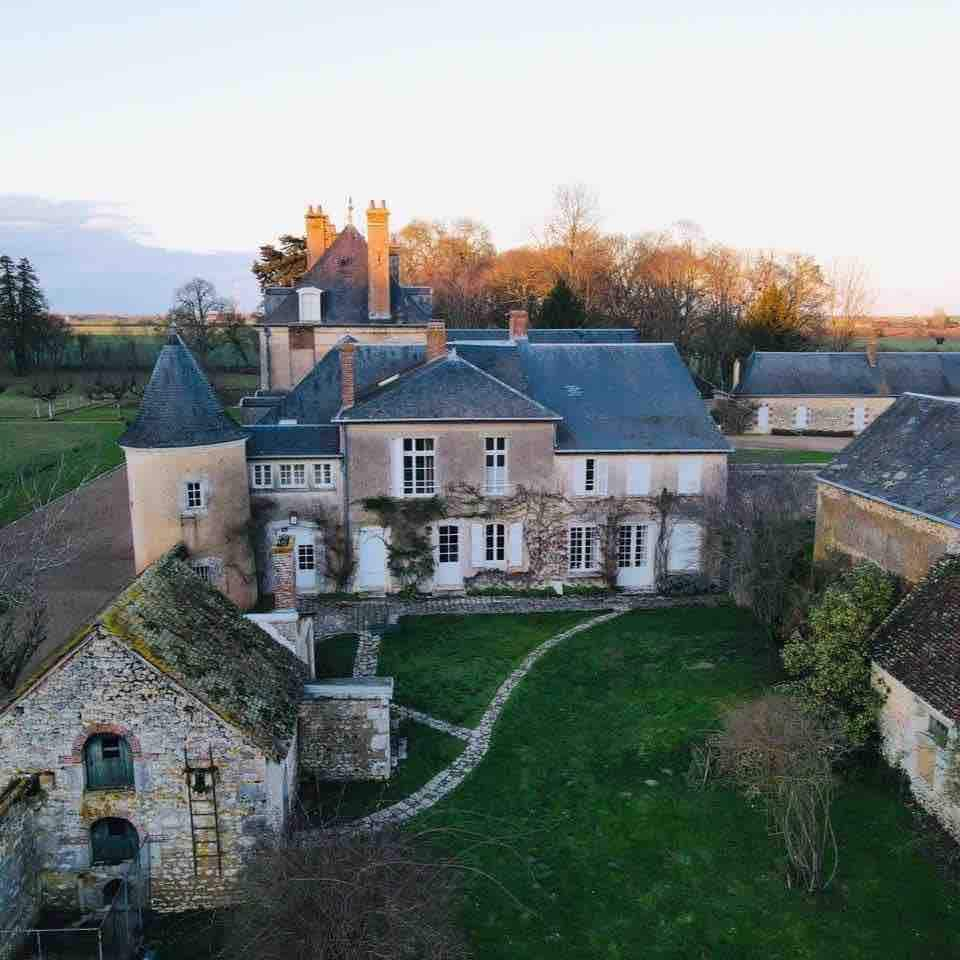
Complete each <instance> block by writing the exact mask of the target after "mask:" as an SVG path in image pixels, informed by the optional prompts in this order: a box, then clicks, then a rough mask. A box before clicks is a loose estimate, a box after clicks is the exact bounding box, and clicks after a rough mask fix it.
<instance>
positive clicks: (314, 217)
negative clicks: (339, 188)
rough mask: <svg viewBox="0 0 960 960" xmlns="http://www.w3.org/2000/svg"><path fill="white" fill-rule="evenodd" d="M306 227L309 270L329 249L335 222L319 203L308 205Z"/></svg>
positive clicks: (305, 218)
mask: <svg viewBox="0 0 960 960" xmlns="http://www.w3.org/2000/svg"><path fill="white" fill-rule="evenodd" d="M303 220H304V229H305V232H306V234H307V269H308V270H309V269H310V268H311V267H312V266H313V265H314V264H315V263H316V262H317V261H318V260H319V259H320V258H321V257H322V256H323V255H324V253H326V251H327V247H329V246H330V243H331V242H332V239H331V234H332V233H333V224H332V223H331V222H330V218H329V217H328V216H327V215H326V214H325V213H324V212H323V208H322V207H321V206H320V205H319V204H318V205H317V207H316V209H314V208H313V207H312V206H310V207H307V213H306V216H304V218H303Z"/></svg>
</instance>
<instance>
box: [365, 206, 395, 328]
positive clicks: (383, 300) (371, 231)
mask: <svg viewBox="0 0 960 960" xmlns="http://www.w3.org/2000/svg"><path fill="white" fill-rule="evenodd" d="M367 277H368V279H369V284H370V286H369V293H368V297H367V311H368V315H369V318H370V319H371V320H389V319H390V211H389V210H388V209H387V204H386V202H385V201H383V200H381V201H380V206H379V207H378V206H377V204H376V201H374V200H371V201H370V206H369V207H368V208H367Z"/></svg>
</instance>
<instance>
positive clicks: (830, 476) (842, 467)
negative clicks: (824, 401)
mask: <svg viewBox="0 0 960 960" xmlns="http://www.w3.org/2000/svg"><path fill="white" fill-rule="evenodd" d="M817 479H818V480H822V481H823V482H825V483H829V484H832V485H834V486H838V487H841V488H843V489H844V490H849V491H851V492H852V493H857V494H860V495H862V496H864V497H868V498H870V499H873V500H879V501H881V502H883V503H887V504H889V505H890V506H893V507H896V508H898V509H901V510H907V511H909V512H910V513H915V514H920V515H921V516H924V517H928V518H930V519H932V520H936V521H939V522H941V523H947V524H950V525H951V526H955V527H960V400H949V399H944V398H938V397H925V396H919V395H916V394H906V395H905V396H903V397H900V399H899V400H897V401H896V403H894V404H893V406H891V407H890V408H889V409H888V410H885V411H884V412H883V413H882V414H881V415H880V416H879V417H877V419H876V420H874V421H873V423H871V424H870V426H869V427H868V428H867V429H866V430H864V432H863V433H861V434H860V436H859V437H857V438H856V439H855V440H854V441H853V442H852V443H851V444H850V445H849V446H847V447H846V448H845V449H844V450H843V451H841V452H840V453H839V454H838V455H837V457H836V459H834V460H833V461H832V462H831V463H829V464H828V465H827V466H826V467H824V468H823V470H822V471H821V472H820V473H819V474H818V476H817Z"/></svg>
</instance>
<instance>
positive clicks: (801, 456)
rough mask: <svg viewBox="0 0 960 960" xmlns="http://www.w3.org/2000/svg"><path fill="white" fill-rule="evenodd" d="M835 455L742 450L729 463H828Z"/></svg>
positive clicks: (812, 451)
mask: <svg viewBox="0 0 960 960" xmlns="http://www.w3.org/2000/svg"><path fill="white" fill-rule="evenodd" d="M836 456H837V453H836V452H834V453H830V452H824V451H821V450H781V449H776V450H760V449H756V450H755V449H743V450H736V451H734V452H733V453H732V454H730V462H731V463H829V462H830V461H831V460H833V458H834V457H836Z"/></svg>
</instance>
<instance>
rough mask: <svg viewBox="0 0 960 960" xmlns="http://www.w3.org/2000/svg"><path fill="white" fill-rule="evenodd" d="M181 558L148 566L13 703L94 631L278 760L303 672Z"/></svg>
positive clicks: (293, 719) (289, 736) (171, 556)
mask: <svg viewBox="0 0 960 960" xmlns="http://www.w3.org/2000/svg"><path fill="white" fill-rule="evenodd" d="M185 556H186V553H185V551H184V550H183V548H182V547H178V548H175V549H174V550H171V551H170V552H169V553H167V554H165V555H164V556H163V557H161V558H160V559H159V560H157V561H156V562H155V563H153V564H152V565H151V566H149V567H148V568H147V569H146V570H145V571H144V572H143V573H142V574H141V575H140V576H139V577H137V579H136V580H134V581H133V583H131V584H130V585H129V586H128V587H127V588H126V589H125V590H124V591H123V592H122V593H120V594H119V595H118V596H117V597H116V599H115V600H113V602H112V603H110V604H109V606H107V607H106V608H105V609H104V610H103V611H102V612H101V613H100V614H99V615H98V617H97V618H96V620H95V621H94V623H92V624H90V625H89V626H87V627H85V628H84V629H83V630H82V631H79V632H78V633H77V634H75V635H74V637H73V638H71V640H69V641H68V642H67V643H65V644H64V645H63V646H62V647H61V648H60V649H59V650H58V651H56V653H55V654H54V655H53V656H52V657H51V658H50V659H48V661H47V662H45V663H44V664H43V665H42V666H41V667H40V669H39V670H38V671H37V672H36V673H34V674H33V675H32V676H31V677H30V678H28V679H27V680H26V681H25V682H24V683H23V684H21V685H20V687H19V688H18V690H17V692H16V693H15V695H14V696H15V699H18V698H19V697H20V696H22V695H24V694H25V693H27V692H28V691H29V690H30V689H32V688H33V687H34V686H35V684H36V683H37V681H39V680H40V679H41V678H42V676H43V675H44V674H45V673H47V672H48V671H49V670H50V669H51V668H52V667H53V666H55V665H56V663H58V662H60V661H61V660H63V659H64V658H66V657H67V656H69V655H70V654H71V653H73V652H74V651H75V650H76V649H77V647H78V645H79V644H80V643H82V642H83V641H84V640H85V639H87V638H88V637H89V636H90V635H91V634H92V633H94V632H95V631H97V630H99V631H101V632H102V633H105V634H107V635H109V636H111V637H113V638H115V639H116V640H118V641H119V642H120V643H122V644H123V645H124V646H126V647H128V648H129V649H130V650H132V651H134V652H135V653H137V654H139V655H140V656H141V657H143V658H144V659H145V660H147V661H148V662H149V663H151V664H152V665H153V666H154V667H156V668H157V669H158V670H159V671H160V672H161V673H163V674H165V675H166V676H168V677H169V678H170V679H171V680H173V681H174V682H175V683H176V684H178V685H179V686H181V687H183V688H184V689H185V690H187V691H189V692H190V693H192V694H193V695H194V696H195V697H197V699H199V700H201V701H202V702H203V703H205V704H206V705H207V706H208V707H209V708H210V709H211V710H212V711H213V712H214V713H216V714H217V715H218V716H220V717H221V718H222V719H223V720H225V721H226V722H227V723H229V724H230V725H231V726H233V727H236V728H237V729H238V730H240V731H241V733H243V734H244V735H245V736H246V737H247V739H249V740H250V741H251V742H252V743H254V744H256V745H257V746H258V747H260V748H262V749H263V750H264V751H265V752H266V753H267V754H268V755H269V756H271V757H272V758H274V759H277V760H280V759H282V758H283V757H285V756H286V754H287V751H288V750H289V749H290V744H291V743H292V741H293V737H294V733H295V731H296V724H297V709H298V704H299V702H300V700H301V698H302V695H303V684H304V682H305V681H306V679H307V673H308V671H307V667H306V665H305V664H304V663H303V662H302V661H300V660H299V659H298V658H297V657H296V656H295V655H294V654H293V653H291V652H290V650H288V649H287V648H286V647H284V646H282V645H281V644H279V643H277V641H276V640H274V639H273V638H272V637H270V636H269V635H268V634H267V633H265V632H264V631H263V630H261V629H260V627H258V626H257V625H256V624H255V623H253V622H251V621H250V620H248V619H247V618H246V617H244V615H243V614H242V613H241V612H240V610H239V608H238V607H236V606H235V605H234V604H233V603H232V602H231V601H230V600H229V599H228V598H227V597H225V596H224V595H223V594H222V593H221V592H220V591H219V590H217V589H216V588H215V587H212V586H210V585H209V584H207V583H204V582H203V581H202V580H201V579H200V578H199V577H198V576H197V575H196V574H195V573H194V572H193V570H191V569H190V567H189V566H188V564H186V563H185V562H184V559H185ZM11 702H13V701H11Z"/></svg>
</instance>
